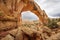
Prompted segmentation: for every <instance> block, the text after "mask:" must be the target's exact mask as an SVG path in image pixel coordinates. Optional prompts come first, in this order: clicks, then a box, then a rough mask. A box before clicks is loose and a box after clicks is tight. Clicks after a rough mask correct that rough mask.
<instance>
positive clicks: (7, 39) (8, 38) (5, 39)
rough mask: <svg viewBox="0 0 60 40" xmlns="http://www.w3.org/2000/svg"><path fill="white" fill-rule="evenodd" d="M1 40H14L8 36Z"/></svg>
mask: <svg viewBox="0 0 60 40" xmlns="http://www.w3.org/2000/svg"><path fill="white" fill-rule="evenodd" d="M1 40H14V38H13V37H12V36H11V35H7V36H6V37H4V38H2V39H1Z"/></svg>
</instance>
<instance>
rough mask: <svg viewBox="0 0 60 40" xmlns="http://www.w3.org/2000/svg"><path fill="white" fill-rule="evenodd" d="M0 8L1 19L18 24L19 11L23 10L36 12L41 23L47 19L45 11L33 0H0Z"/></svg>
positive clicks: (19, 20)
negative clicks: (0, 12) (2, 15)
mask: <svg viewBox="0 0 60 40" xmlns="http://www.w3.org/2000/svg"><path fill="white" fill-rule="evenodd" d="M0 10H1V11H3V13H4V17H3V18H2V20H12V21H17V24H18V25H20V22H21V19H20V18H21V12H23V11H31V12H33V13H34V14H36V15H37V16H38V17H39V19H40V23H41V24H44V23H45V22H47V19H48V16H47V15H46V13H45V11H43V10H41V8H40V7H39V6H38V4H36V3H35V2H34V0H0ZM44 17H46V18H44ZM0 20H1V18H0Z"/></svg>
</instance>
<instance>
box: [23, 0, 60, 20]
mask: <svg viewBox="0 0 60 40" xmlns="http://www.w3.org/2000/svg"><path fill="white" fill-rule="evenodd" d="M35 2H36V3H37V4H38V5H39V6H40V7H41V9H42V10H45V12H46V14H47V15H48V16H49V17H50V18H56V17H60V0H35ZM28 13H29V14H28ZM22 14H23V15H22V18H23V19H30V20H36V19H38V17H37V16H36V15H34V14H33V13H32V12H30V11H28V12H23V13H22Z"/></svg>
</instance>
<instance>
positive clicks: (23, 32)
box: [0, 22, 60, 40]
mask: <svg viewBox="0 0 60 40" xmlns="http://www.w3.org/2000/svg"><path fill="white" fill-rule="evenodd" d="M57 24H58V26H60V22H57ZM0 40H60V28H55V29H50V28H49V27H47V26H37V22H35V23H33V22H24V23H22V25H21V26H20V27H18V28H14V29H11V30H9V29H8V30H4V31H0Z"/></svg>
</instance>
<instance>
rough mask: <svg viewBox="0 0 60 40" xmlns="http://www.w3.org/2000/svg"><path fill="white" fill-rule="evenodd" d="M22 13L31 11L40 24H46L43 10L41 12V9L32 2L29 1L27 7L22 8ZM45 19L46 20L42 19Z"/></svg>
mask: <svg viewBox="0 0 60 40" xmlns="http://www.w3.org/2000/svg"><path fill="white" fill-rule="evenodd" d="M24 11H31V12H33V13H34V14H35V15H36V16H37V17H38V18H39V20H40V23H41V24H44V23H47V22H48V20H47V19H48V16H47V15H46V13H45V11H44V10H41V8H40V7H39V6H38V4H37V3H35V2H34V1H30V2H29V3H28V4H27V6H25V7H23V9H22V12H24ZM44 17H46V19H44Z"/></svg>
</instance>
